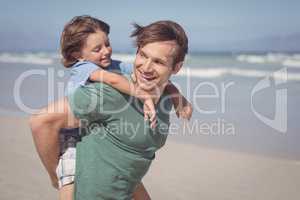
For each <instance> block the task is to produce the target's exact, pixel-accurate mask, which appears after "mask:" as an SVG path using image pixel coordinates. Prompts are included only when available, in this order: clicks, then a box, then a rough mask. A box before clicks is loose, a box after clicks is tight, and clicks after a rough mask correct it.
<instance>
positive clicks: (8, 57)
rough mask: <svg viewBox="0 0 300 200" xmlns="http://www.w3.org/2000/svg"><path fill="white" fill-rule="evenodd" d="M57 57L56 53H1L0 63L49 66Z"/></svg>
mask: <svg viewBox="0 0 300 200" xmlns="http://www.w3.org/2000/svg"><path fill="white" fill-rule="evenodd" d="M58 58H59V56H58V54H56V53H43V52H40V53H1V54H0V62H4V63H24V64H36V65H51V64H53V63H54V60H56V59H58Z"/></svg>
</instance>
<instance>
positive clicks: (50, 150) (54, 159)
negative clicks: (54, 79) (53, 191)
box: [29, 98, 79, 188]
mask: <svg viewBox="0 0 300 200" xmlns="http://www.w3.org/2000/svg"><path fill="white" fill-rule="evenodd" d="M29 123H30V128H31V131H32V136H33V140H34V144H35V147H36V150H37V152H38V154H39V157H40V159H41V161H42V163H43V165H44V166H45V168H46V170H47V172H48V174H49V177H50V179H51V182H52V185H53V186H54V187H55V188H57V187H58V185H57V184H58V180H57V175H56V166H57V164H58V158H59V130H60V129H61V128H64V127H78V126H79V123H78V120H77V119H75V117H74V116H73V114H72V112H71V111H70V108H69V104H68V101H67V100H66V98H64V99H62V100H60V101H57V102H55V103H52V104H49V105H48V107H46V108H44V109H42V110H41V111H40V112H39V113H38V114H35V115H32V116H31V117H30V121H29Z"/></svg>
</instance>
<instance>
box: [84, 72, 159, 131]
mask: <svg viewBox="0 0 300 200" xmlns="http://www.w3.org/2000/svg"><path fill="white" fill-rule="evenodd" d="M89 79H90V80H91V81H98V82H103V83H106V84H108V85H110V86H112V87H113V88H115V89H117V90H119V91H120V92H123V93H125V94H128V95H131V96H136V97H137V98H140V99H142V100H144V116H145V119H149V120H150V122H151V127H152V128H154V127H155V125H156V112H155V108H154V104H153V100H152V99H151V97H150V95H148V94H146V93H145V92H141V91H140V92H139V91H138V89H137V88H135V87H134V85H133V84H132V83H131V82H130V81H128V79H127V78H125V77H124V76H122V75H119V74H116V73H112V72H108V71H105V70H96V71H94V72H92V73H91V74H90V77H89Z"/></svg>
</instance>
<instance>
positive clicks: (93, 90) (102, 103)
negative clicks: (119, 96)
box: [68, 83, 116, 123]
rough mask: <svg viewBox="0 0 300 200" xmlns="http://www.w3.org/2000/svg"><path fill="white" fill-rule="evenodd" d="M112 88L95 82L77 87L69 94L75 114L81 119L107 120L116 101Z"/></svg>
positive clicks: (91, 120)
mask: <svg viewBox="0 0 300 200" xmlns="http://www.w3.org/2000/svg"><path fill="white" fill-rule="evenodd" d="M111 90H112V88H111V87H110V86H108V85H106V84H102V83H93V84H89V85H85V86H81V87H79V88H77V89H76V90H75V91H74V92H73V93H71V94H69V95H68V100H69V105H70V108H71V111H72V112H73V114H74V116H75V117H76V118H78V119H81V120H87V122H88V123H90V122H93V121H99V120H101V121H103V122H104V121H105V120H107V119H108V118H109V117H110V113H111V111H112V109H113V108H114V105H113V102H114V101H115V100H114V99H116V98H114V95H113V92H112V91H111Z"/></svg>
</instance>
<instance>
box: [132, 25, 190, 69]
mask: <svg viewBox="0 0 300 200" xmlns="http://www.w3.org/2000/svg"><path fill="white" fill-rule="evenodd" d="M133 25H134V27H135V30H134V31H133V32H132V34H131V37H136V41H135V45H136V46H137V48H138V49H139V48H142V47H144V46H145V45H146V44H148V43H153V42H163V41H170V40H172V41H175V42H176V44H177V47H178V48H176V53H175V55H174V64H176V63H178V62H181V61H184V58H185V55H186V54H187V53H188V38H187V36H186V34H185V32H184V30H183V28H182V27H181V26H180V25H179V24H177V23H175V22H173V21H157V22H154V23H152V24H149V25H148V26H144V27H143V26H140V25H138V24H136V23H134V24H133Z"/></svg>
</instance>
